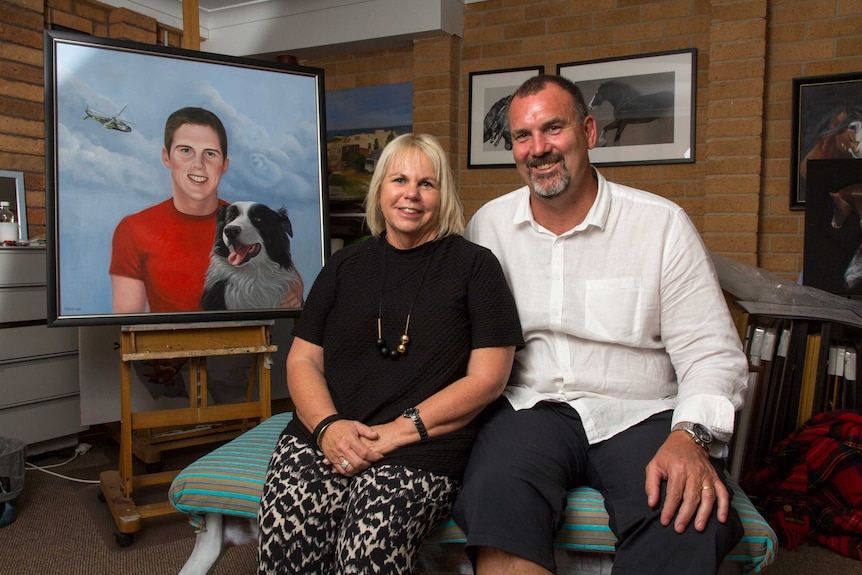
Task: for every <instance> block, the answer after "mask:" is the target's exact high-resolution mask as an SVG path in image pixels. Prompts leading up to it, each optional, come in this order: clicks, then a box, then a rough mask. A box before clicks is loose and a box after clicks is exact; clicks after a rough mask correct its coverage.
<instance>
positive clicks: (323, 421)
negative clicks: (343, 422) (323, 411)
mask: <svg viewBox="0 0 862 575" xmlns="http://www.w3.org/2000/svg"><path fill="white" fill-rule="evenodd" d="M339 419H344V418H343V417H341V416H340V415H338V414H337V413H333V414H332V415H328V416H326V417H324V418H323V419H321V420H320V423H318V424H317V427H315V428H314V431H313V432H312V434H311V439H312V440H313V441H314V444H315V445H317V446H318V447H320V444H319V443H318V440H319V439H320V434H321V433H323V430H324V429H326V427H327V426H328V425H329V424H330V423H332V422H333V421H338V420H339Z"/></svg>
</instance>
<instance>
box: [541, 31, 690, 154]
mask: <svg viewBox="0 0 862 575" xmlns="http://www.w3.org/2000/svg"><path fill="white" fill-rule="evenodd" d="M696 65H697V51H696V50H695V49H693V48H692V49H686V50H677V51H672V52H660V53H652V54H641V55H637V56H630V57H626V58H606V59H601V60H590V61H586V62H572V63H568V64H559V65H558V66H557V74H558V75H560V76H564V77H566V78H568V79H569V80H571V81H572V82H574V83H575V84H576V85H577V86H578V87H579V88H580V89H581V92H582V93H583V95H584V100H585V102H586V104H587V108H588V110H589V113H590V114H591V115H592V116H593V117H594V118H595V119H596V124H597V129H598V132H599V133H598V141H597V144H596V146H595V148H593V149H592V150H590V161H591V162H592V163H593V164H596V165H606V166H607V165H633V164H672V163H690V162H694V141H695V138H694V123H695V114H694V107H695V77H696V76H695V68H696Z"/></svg>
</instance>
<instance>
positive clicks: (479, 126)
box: [467, 66, 545, 168]
mask: <svg viewBox="0 0 862 575" xmlns="http://www.w3.org/2000/svg"><path fill="white" fill-rule="evenodd" d="M544 71H545V67H544V66H527V67H523V68H509V69H506V70H489V71H485V72H471V73H470V96H469V102H470V106H469V110H470V121H469V123H468V125H467V141H468V151H467V167H468V168H513V167H515V160H514V158H513V157H512V138H511V135H510V134H509V122H508V119H507V117H506V111H507V110H508V99H510V98H511V97H512V94H513V93H514V92H515V90H517V89H518V87H519V86H520V85H521V84H523V83H524V82H525V81H526V80H528V79H529V78H531V77H533V76H538V75H539V74H542V73H544Z"/></svg>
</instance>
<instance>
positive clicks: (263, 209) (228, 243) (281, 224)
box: [201, 202, 299, 310]
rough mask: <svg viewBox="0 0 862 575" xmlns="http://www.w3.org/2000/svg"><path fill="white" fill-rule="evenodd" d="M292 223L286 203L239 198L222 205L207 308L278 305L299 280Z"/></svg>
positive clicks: (206, 292) (206, 285)
mask: <svg viewBox="0 0 862 575" xmlns="http://www.w3.org/2000/svg"><path fill="white" fill-rule="evenodd" d="M292 237H293V226H292V225H291V223H290V219H289V218H288V216H287V210H285V209H284V208H283V207H282V208H279V209H278V210H273V209H272V208H270V207H268V206H266V205H264V204H260V203H257V202H236V203H234V204H231V205H229V206H222V207H221V208H220V209H219V212H218V216H217V219H216V234H215V243H214V245H213V251H212V253H211V255H210V264H209V268H208V269H207V275H206V280H205V281H204V292H203V297H202V298H201V306H202V308H203V309H205V310H248V309H272V308H277V307H279V304H280V302H281V301H282V299H284V297H285V296H286V295H287V293H288V290H289V289H290V284H291V283H292V282H295V281H297V280H298V279H299V276H298V274H297V272H296V268H295V267H294V264H293V259H292V258H291V256H290V238H292Z"/></svg>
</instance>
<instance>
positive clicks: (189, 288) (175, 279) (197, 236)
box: [110, 199, 228, 312]
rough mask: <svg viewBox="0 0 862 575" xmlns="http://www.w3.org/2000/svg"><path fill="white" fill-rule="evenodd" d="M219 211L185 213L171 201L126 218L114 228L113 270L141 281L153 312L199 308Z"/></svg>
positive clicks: (111, 269) (119, 274)
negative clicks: (199, 213) (199, 214)
mask: <svg viewBox="0 0 862 575" xmlns="http://www.w3.org/2000/svg"><path fill="white" fill-rule="evenodd" d="M225 205H228V203H227V202H225V201H223V200H219V207H221V206H225ZM217 213H218V210H216V211H215V212H213V213H212V214H210V215H207V216H190V215H187V214H183V213H182V212H180V211H178V210H177V209H176V208H175V207H174V202H173V199H169V200H166V201H164V202H162V203H160V204H156V205H155V206H153V207H151V208H147V209H145V210H143V211H140V212H138V213H136V214H132V215H130V216H126V217H125V218H123V219H122V221H120V223H119V224H118V225H117V229H116V230H115V231H114V239H113V245H112V251H111V267H110V274H111V275H117V276H123V277H129V278H134V279H139V280H141V281H143V282H144V285H145V287H146V290H147V300H148V302H149V306H150V311H152V312H188V311H199V310H200V309H201V295H202V294H203V289H204V278H205V276H206V271H207V267H208V266H209V261H210V253H211V252H212V248H213V243H214V237H215V229H216V215H217Z"/></svg>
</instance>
